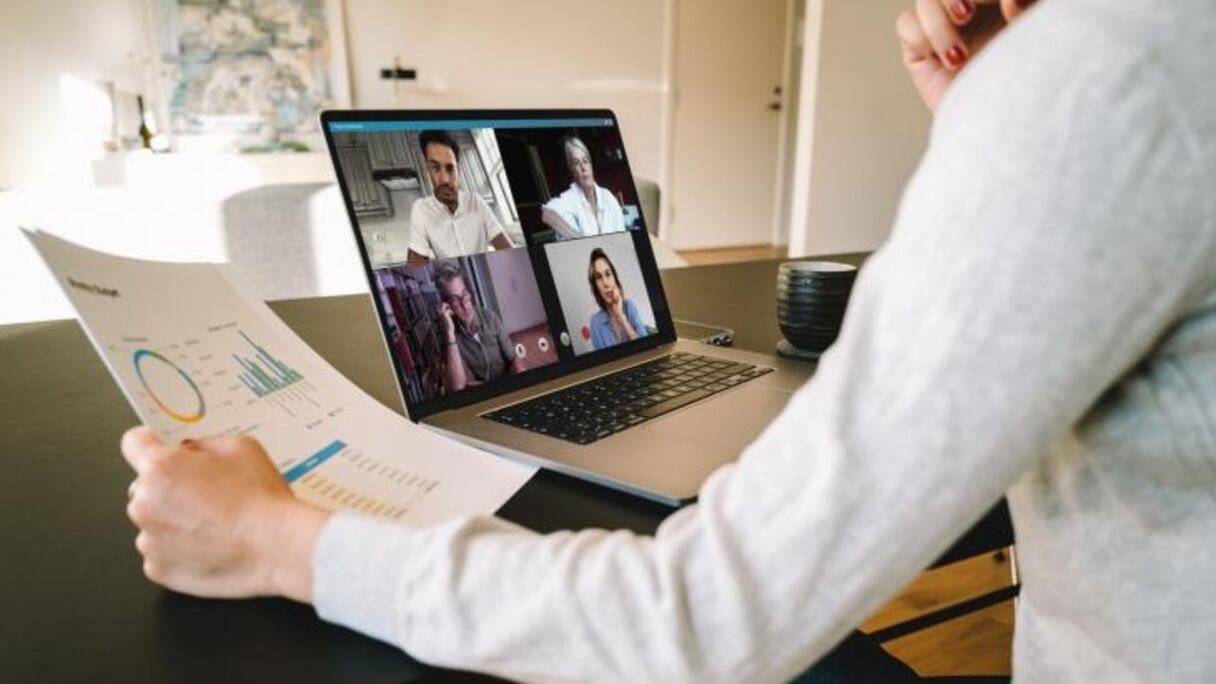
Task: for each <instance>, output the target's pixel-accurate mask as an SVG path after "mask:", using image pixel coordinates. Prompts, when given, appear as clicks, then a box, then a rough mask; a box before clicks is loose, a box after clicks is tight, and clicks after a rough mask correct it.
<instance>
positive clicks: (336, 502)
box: [283, 439, 439, 518]
mask: <svg viewBox="0 0 1216 684" xmlns="http://www.w3.org/2000/svg"><path fill="white" fill-rule="evenodd" d="M322 466H324V470H321V467H322ZM283 479H284V480H286V481H287V483H288V484H289V485H292V488H293V489H294V490H295V492H296V495H297V496H299V497H300V498H301V499H303V500H304V501H307V502H309V503H313V504H316V505H318V506H322V507H324V508H329V509H339V508H351V509H354V510H357V511H364V512H366V513H371V514H372V515H378V516H382V517H386V518H401V517H403V516H404V515H405V514H406V513H408V512H409V510H410V508H411V507H413V506H414V504H416V503H417V502H418V501H419V500H420V499H422V498H423V497H425V496H426V495H427V494H430V493H431V492H432V491H434V490H435V488H436V487H438V486H439V481H438V480H436V479H433V478H426V477H422V476H420V475H418V474H417V473H413V472H410V471H409V470H407V469H405V468H402V467H401V466H399V465H396V464H390V463H386V462H384V461H381V460H379V459H376V458H373V457H371V456H369V455H367V454H365V453H363V452H362V451H360V450H358V449H356V448H354V447H352V446H350V445H348V444H347V443H346V442H344V441H342V440H339V439H335V440H333V441H331V442H329V443H328V444H326V445H325V446H323V447H322V448H320V449H319V450H317V452H316V453H314V454H312V455H311V456H310V457H308V458H306V459H304V460H302V461H300V462H299V463H296V464H294V465H292V466H290V467H288V468H287V469H286V470H285V471H284V472H283Z"/></svg>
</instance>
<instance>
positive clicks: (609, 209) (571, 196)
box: [545, 183, 625, 237]
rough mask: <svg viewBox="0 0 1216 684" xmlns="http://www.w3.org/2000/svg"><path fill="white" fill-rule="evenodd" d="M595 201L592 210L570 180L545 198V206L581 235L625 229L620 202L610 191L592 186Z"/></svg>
mask: <svg viewBox="0 0 1216 684" xmlns="http://www.w3.org/2000/svg"><path fill="white" fill-rule="evenodd" d="M595 202H596V209H592V208H591V203H590V202H588V201H587V195H586V194H584V193H583V189H582V188H580V187H579V186H578V184H577V183H571V184H570V187H569V188H567V189H566V191H565V192H563V193H562V194H560V195H558V196H557V197H554V198H553V199H551V200H549V201H548V203H546V204H545V206H546V207H549V208H550V209H553V210H554V211H556V212H557V213H558V214H559V215H560V216H561V217H562V218H563V219H565V221H566V223H569V224H570V227H572V228H574V229H575V230H576V231H578V233H579V235H581V236H582V237H591V236H593V235H601V234H603V233H617V232H620V231H622V230H625V214H624V212H622V211H621V203H620V202H617V200H616V197H614V196H613V195H612V193H611V192H608V191H607V190H605V189H604V188H602V187H600V186H598V185H597V186H595Z"/></svg>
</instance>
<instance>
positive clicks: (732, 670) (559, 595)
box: [314, 0, 1216, 683]
mask: <svg viewBox="0 0 1216 684" xmlns="http://www.w3.org/2000/svg"><path fill="white" fill-rule="evenodd" d="M1214 46H1216V11H1214V10H1213V6H1212V3H1211V0H1176V1H1175V2H1169V3H1145V2H1142V1H1140V0H1041V1H1040V2H1039V3H1038V4H1037V5H1036V6H1035V7H1034V8H1033V9H1031V10H1030V11H1029V12H1028V14H1027V15H1026V16H1025V17H1024V18H1022V19H1020V20H1019V21H1018V23H1016V24H1015V25H1014V26H1013V27H1012V28H1010V29H1009V30H1008V31H1007V32H1006V33H1005V34H1003V35H1002V36H1000V37H999V38H997V40H996V41H994V42H993V43H992V44H991V45H989V46H988V47H987V48H985V50H984V51H983V52H981V53H980V54H979V55H978V56H977V57H976V59H975V60H974V61H973V63H972V64H971V65H970V66H968V67H967V70H966V71H964V72H963V74H962V76H961V79H960V80H959V81H958V82H957V83H956V84H955V85H954V87H953V88H952V91H951V92H950V93H949V94H948V95H947V97H946V99H945V100H944V102H943V104H942V106H941V109H940V111H939V113H938V116H937V121H936V123H935V128H934V131H933V134H932V140H931V141H930V144H929V148H928V151H927V153H926V156H925V158H924V160H923V162H922V164H921V167H920V168H919V170H918V171H917V173H916V175H915V177H914V178H913V179H912V181H911V182H910V184H909V185H908V188H907V191H906V194H905V197H904V200H903V203H902V205H901V207H900V210H899V216H898V219H897V222H896V226H895V229H894V232H893V234H892V237H891V238H890V240H889V241H888V243H887V244H886V245H885V246H884V247H883V248H882V249H881V250H880V251H879V252H878V253H877V254H876V255H875V256H874V257H873V258H872V259H871V260H870V262H869V263H867V265H866V267H865V268H864V269H863V271H862V273H861V275H860V277H859V279H858V282H857V285H856V290H855V292H854V294H853V299H852V301H851V304H850V308H849V311H848V314H847V317H846V321H845V325H844V329H843V331H842V334H841V337H840V339H839V340H838V342H837V343H836V344H835V345H834V346H833V347H832V349H831V350H829V351H828V353H827V354H826V355H825V356H824V357H823V359H822V361H821V363H820V365H819V367H818V371H817V373H816V375H815V376H814V378H813V379H812V380H811V381H810V382H809V383H808V384H807V386H806V387H804V388H803V389H802V390H800V391H799V392H798V393H797V394H796V395H795V396H794V397H793V398H792V399H791V401H790V402H789V404H788V406H787V407H786V410H785V411H784V413H783V414H782V415H781V416H780V417H779V418H778V419H777V420H776V421H775V422H774V423H773V424H772V425H771V426H769V427H768V428H767V429H766V430H765V432H764V433H763V434H762V435H761V436H760V437H759V438H758V439H757V440H756V441H755V442H754V443H753V444H752V445H751V446H750V447H748V448H747V450H746V451H745V452H744V453H743V454H742V456H741V457H740V459H739V461H738V462H737V463H736V464H733V465H729V466H726V467H724V468H722V469H721V470H719V471H717V472H716V473H714V474H713V475H712V476H711V477H710V478H709V480H708V481H707V482H706V483H705V485H704V487H703V488H702V490H701V492H700V496H699V499H698V503H697V504H696V505H695V506H690V507H687V508H684V509H682V510H680V511H679V512H677V513H675V514H673V515H672V516H670V517H669V518H668V519H667V520H666V521H665V522H664V523H663V524H662V526H661V527H660V529H659V530H658V532H657V534H656V535H655V536H654V537H653V538H652V537H646V536H639V535H636V534H632V533H629V532H620V531H618V532H612V531H606V530H583V531H579V532H559V533H555V534H549V535H540V534H536V533H533V532H530V531H528V530H524V529H521V528H520V527H518V526H515V525H512V524H508V523H505V522H503V521H501V520H497V519H493V518H484V517H479V518H468V519H462V520H456V521H453V522H450V523H447V524H444V525H440V526H437V527H433V528H427V529H409V528H402V527H397V526H394V525H392V524H390V523H388V522H382V521H379V520H373V519H369V518H365V517H360V516H359V515H356V514H351V513H343V514H338V515H337V516H335V517H334V518H333V519H332V520H331V521H330V522H329V523H328V524H327V526H326V527H325V529H324V530H323V531H322V533H321V536H320V538H319V540H318V544H317V547H316V554H315V557H314V569H315V586H314V590H315V601H316V606H317V611H318V612H319V614H320V615H321V616H322V617H324V618H326V619H328V620H332V621H335V622H339V623H341V624H344V625H348V626H351V627H353V628H355V629H358V630H360V631H363V632H365V633H368V634H371V635H373V636H376V637H378V638H380V639H384V640H386V641H389V642H391V643H393V644H397V645H399V646H400V647H402V648H404V649H405V650H406V651H408V652H409V653H410V654H412V655H414V656H415V657H417V658H419V659H420V660H423V661H425V662H429V663H435V664H442V665H449V666H455V667H463V668H471V669H478V670H484V671H489V672H492V673H495V674H499V675H503V676H506V677H515V678H521V679H530V680H549V681H553V680H564V681H608V682H613V681H615V682H623V681H630V682H639V681H662V682H679V681H700V682H710V681H726V682H763V681H782V680H787V679H789V678H790V677H791V676H792V675H794V674H795V673H797V672H799V671H801V670H802V669H803V668H805V667H806V666H807V665H808V664H810V663H811V662H812V661H814V660H815V659H817V658H819V657H820V656H822V655H823V654H824V653H826V652H827V651H828V649H830V648H831V647H832V645H833V644H834V643H835V642H836V641H838V640H839V639H840V638H841V637H843V636H844V635H845V634H847V633H848V631H849V630H850V629H851V628H852V627H853V626H854V625H857V624H858V623H859V622H861V621H862V620H863V619H865V618H866V617H867V616H868V615H869V614H871V613H872V612H873V611H874V610H875V609H876V608H877V607H879V606H880V605H882V604H883V603H884V602H886V601H887V600H888V599H889V598H890V597H891V596H892V595H893V594H894V593H895V592H896V591H898V590H899V589H900V588H901V586H903V585H904V584H905V583H906V582H908V581H909V580H910V579H911V578H913V577H914V576H915V575H916V574H917V573H918V572H920V571H921V570H922V569H923V568H924V567H925V566H926V565H927V564H928V563H929V562H931V560H932V559H933V558H934V557H936V556H937V555H938V554H940V553H941V552H942V551H944V550H945V549H946V548H947V547H948V546H949V545H950V543H951V542H952V541H953V540H954V539H955V538H957V536H958V535H960V534H961V533H963V532H964V531H965V530H966V529H967V528H968V527H969V526H970V525H971V524H972V523H974V522H975V520H977V519H978V517H979V516H980V515H982V514H983V512H984V511H985V510H987V509H988V508H989V507H990V506H991V505H992V504H993V503H994V502H995V501H997V500H998V499H999V498H1000V496H1001V495H1002V494H1006V493H1007V494H1008V498H1009V502H1010V505H1011V510H1012V513H1013V519H1014V524H1015V528H1016V533H1017V544H1018V561H1019V568H1020V572H1021V578H1022V582H1023V587H1022V593H1021V598H1020V599H1019V601H1018V612H1017V624H1016V630H1015V643H1014V666H1013V672H1014V677H1015V680H1016V681H1027V682H1149V681H1151V682H1171V683H1172V682H1212V681H1216V648H1213V645H1214V644H1216V579H1214V578H1216V543H1213V540H1216V191H1214V190H1213V189H1214V188H1216V87H1214V85H1213V80H1212V78H1213V76H1212V74H1213V72H1212V65H1213V64H1216V58H1214V54H1213V51H1214V50H1216V47H1214ZM706 438H707V439H710V438H712V435H709V436H707V437H706Z"/></svg>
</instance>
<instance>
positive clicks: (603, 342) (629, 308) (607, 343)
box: [591, 299, 650, 349]
mask: <svg viewBox="0 0 1216 684" xmlns="http://www.w3.org/2000/svg"><path fill="white" fill-rule="evenodd" d="M625 320H627V321H629V325H630V327H632V328H633V331H634V332H636V333H637V334H638V337H645V336H646V335H649V334H650V328H648V327H646V324H645V323H643V322H642V317H641V316H639V315H638V307H637V305H636V304H634V303H633V300H632V299H626V300H625ZM625 341H626V340H618V339H617V338H616V333H614V332H613V330H612V318H611V317H610V316H609V315H608V312H607V311H604V310H603V309H600V310H599V311H596V312H595V315H593V316H592V317H591V346H592V348H594V349H606V348H608V347H611V346H612V345H614V344H619V343H621V342H625Z"/></svg>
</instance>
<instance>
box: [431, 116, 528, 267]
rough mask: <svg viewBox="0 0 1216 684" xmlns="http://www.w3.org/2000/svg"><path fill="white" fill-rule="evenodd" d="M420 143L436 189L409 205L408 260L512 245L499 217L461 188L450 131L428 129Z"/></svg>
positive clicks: (456, 156)
mask: <svg viewBox="0 0 1216 684" xmlns="http://www.w3.org/2000/svg"><path fill="white" fill-rule="evenodd" d="M418 145H419V146H420V147H421V148H422V155H423V157H424V158H425V160H426V172H427V175H429V176H430V178H431V187H432V188H434V194H433V195H432V196H430V197H423V198H422V199H419V200H418V201H416V202H414V206H413V207H412V208H411V209H410V247H409V250H410V251H409V257H408V259H409V264H410V265H411V266H419V265H421V264H425V263H426V262H428V261H430V260H431V259H446V258H451V257H458V256H466V255H469V254H481V253H482V252H487V251H489V249H490V246H491V245H492V246H493V247H494V249H511V248H512V247H514V246H515V245H513V244H511V240H510V239H509V238H508V237H507V233H506V231H505V230H503V227H502V224H501V223H499V221H498V217H496V216H494V212H493V211H491V210H490V207H489V206H487V205H486V203H485V200H483V199H481V197H479V196H478V195H477V193H476V192H471V191H468V190H465V189H464V188H462V187H461V180H462V179H461V173H460V148H459V147H458V146H457V145H456V141H455V140H453V139H452V136H450V135H448V134H447V133H446V132H445V131H423V133H422V135H420V136H418Z"/></svg>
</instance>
